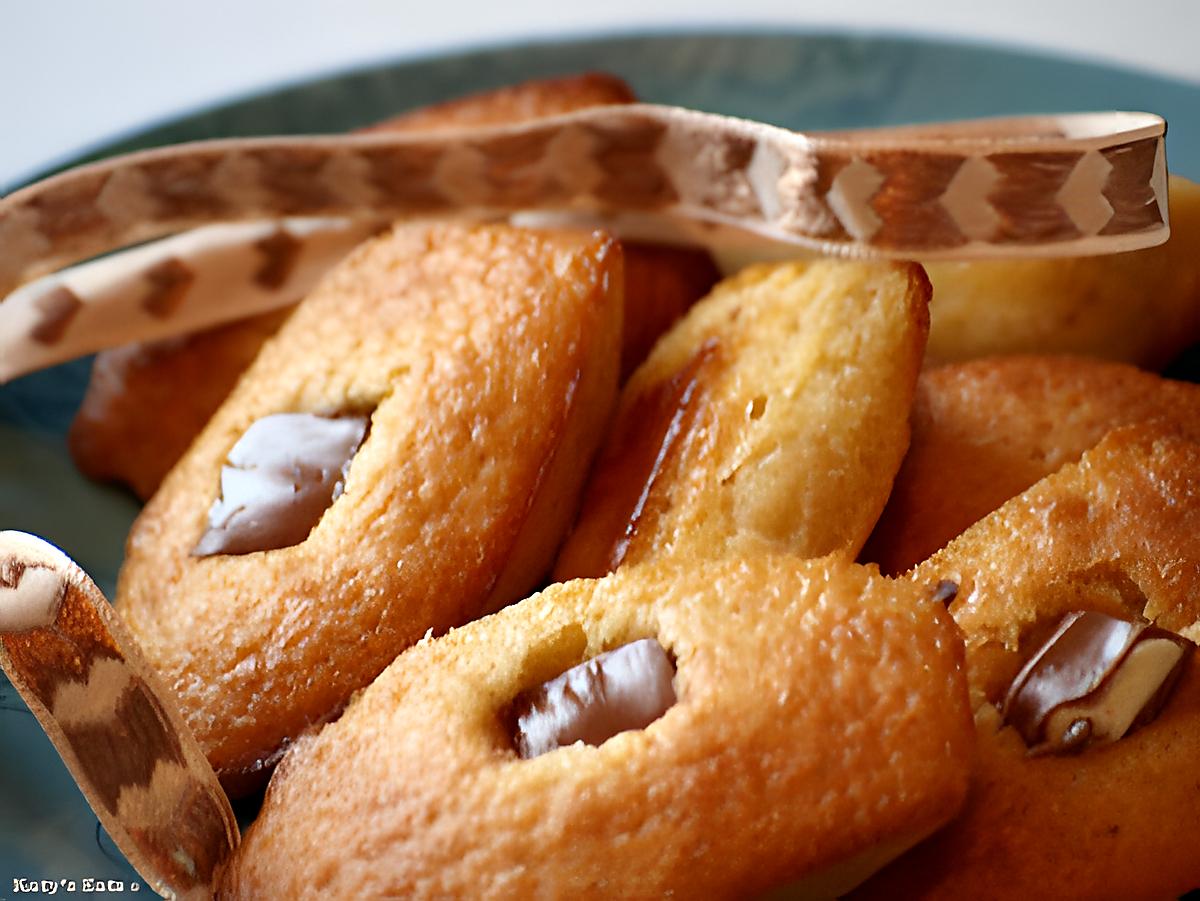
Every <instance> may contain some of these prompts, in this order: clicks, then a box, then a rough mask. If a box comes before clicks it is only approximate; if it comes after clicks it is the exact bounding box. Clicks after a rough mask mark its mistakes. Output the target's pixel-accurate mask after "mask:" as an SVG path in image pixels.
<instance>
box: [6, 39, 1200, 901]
mask: <svg viewBox="0 0 1200 901" xmlns="http://www.w3.org/2000/svg"><path fill="white" fill-rule="evenodd" d="M586 69H603V70H607V71H610V72H614V73H616V74H618V75H620V76H622V77H624V78H626V79H627V80H628V81H629V82H630V83H631V84H632V85H633V86H634V88H635V89H636V90H637V92H638V94H639V95H640V96H641V97H643V98H645V99H646V100H649V101H657V102H662V103H673V104H681V105H684V106H691V107H696V108H698V109H704V110H711V111H714V112H721V113H730V114H734V115H739V116H746V117H750V118H755V119H761V120H764V121H767V122H774V123H776V124H779V125H784V126H788V127H791V128H797V129H825V128H850V127H856V126H872V125H887V124H894V123H904V122H920V121H931V120H938V119H953V118H961V117H968V116H985V115H1001V114H1013V113H1032V112H1065V111H1070V110H1094V109H1130V110H1149V111H1152V112H1157V113H1160V114H1161V115H1163V116H1164V117H1166V119H1167V121H1168V122H1169V123H1170V130H1169V133H1168V137H1167V148H1168V159H1169V161H1170V165H1171V168H1172V170H1173V171H1176V172H1179V173H1182V174H1184V175H1190V176H1191V177H1193V178H1200V85H1188V84H1184V83H1180V82H1176V81H1170V80H1167V79H1162V78H1156V77H1153V76H1149V75H1143V74H1138V73H1134V72H1129V71H1125V70H1120V69H1115V68H1109V67H1105V66H1099V65H1093V64H1088V63H1082V62H1075V61H1068V60H1063V59H1057V58H1052V57H1048V56H1039V55H1032V54H1027V53H1019V52H1013V51H1008V50H999V49H994V48H991V47H986V46H977V45H963V44H951V43H938V42H931V41H924V40H914V39H899V38H892V37H876V36H865V35H863V36H846V35H825V34H751V33H745V34H730V33H723V34H689V35H656V36H648V37H618V38H601V39H596V40H587V41H572V42H560V43H551V44H538V45H529V46H521V47H513V48H506V49H501V50H480V51H473V52H469V53H463V54H458V55H454V56H443V57H438V58H436V59H430V60H420V61H416V62H406V63H399V64H395V65H386V66H380V67H376V68H371V69H367V70H363V71H359V72H354V73H350V74H343V75H337V76H333V77H326V78H321V79H318V80H316V81H312V82H308V83H306V84H303V85H298V86H295V87H289V88H285V89H281V90H276V91H272V92H270V93H267V94H263V95H261V96H258V97H253V98H250V99H247V100H241V101H238V102H236V103H231V104H228V105H225V106H222V107H219V108H216V109H212V110H207V111H204V112H200V113H196V114H193V115H189V116H186V117H184V118H180V119H177V120H174V121H171V122H169V123H166V124H164V125H161V126H159V127H156V128H152V129H150V130H147V131H143V132H140V133H138V134H136V135H131V136H129V137H126V138H123V139H120V140H117V141H112V142H110V143H107V144H105V145H104V146H101V147H97V148H95V149H94V150H93V151H91V152H90V153H88V154H87V155H86V156H80V157H78V158H76V159H73V160H70V161H69V162H70V163H76V162H81V161H83V160H84V159H91V158H95V157H99V156H105V155H108V154H112V153H117V152H120V151H126V150H132V149H135V148H140V147H149V146H153V145H157V144H167V143H172V142H176V141H183V140H194V139H198V138H214V137H224V136H229V135H260V134H279V133H287V132H295V133H303V132H321V131H343V130H346V129H349V128H353V127H355V126H358V125H363V124H366V123H368V122H371V121H374V120H376V119H381V118H384V117H386V116H388V115H391V114H393V113H396V112H399V111H401V110H404V109H407V108H409V107H413V106H418V105H420V104H424V103H428V102H431V101H435V100H441V99H444V98H447V97H452V96H454V95H456V94H461V93H464V92H467V91H473V90H479V89H482V88H488V87H494V86H497V85H502V84H509V83H512V82H515V81H520V80H522V79H526V78H534V77H539V76H549V75H557V74H564V73H571V72H579V71H582V70H586ZM88 367H89V363H88V362H87V361H78V362H75V363H70V364H67V365H64V366H59V367H57V368H55V369H52V370H48V371H46V372H41V373H37V374H34V375H31V376H27V377H25V378H22V379H18V380H17V381H15V382H12V383H11V384H9V385H6V386H3V387H0V528H15V529H23V530H26V531H31V532H36V533H38V534H40V535H43V536H45V537H46V538H48V539H50V540H51V541H53V542H55V543H56V544H58V545H60V546H61V547H63V549H64V550H66V551H67V553H69V554H70V555H71V556H73V557H74V558H75V559H76V560H78V561H79V562H80V563H81V564H82V565H83V567H84V568H85V569H87V570H88V571H89V572H90V573H92V574H93V576H94V577H95V578H96V580H97V581H98V582H99V583H100V586H101V587H102V588H103V589H104V590H105V591H106V592H111V591H112V588H113V585H114V583H115V580H116V572H117V568H118V567H119V565H120V562H121V554H122V547H123V544H124V539H125V534H126V532H127V531H128V529H129V526H130V524H131V523H132V522H133V518H134V516H135V515H136V513H137V504H136V502H135V501H134V500H133V499H132V498H131V497H130V496H128V495H126V494H123V493H122V492H120V491H116V490H113V489H109V488H104V487H100V486H97V485H93V484H91V483H89V482H87V481H86V480H84V479H83V478H82V477H81V476H79V475H78V474H77V473H76V471H75V469H74V467H73V466H72V464H71V461H70V458H69V457H68V455H67V451H66V445H65V438H64V436H65V434H66V429H67V426H68V424H69V423H70V420H71V416H72V415H73V413H74V410H75V407H76V406H77V405H78V403H79V399H80V397H81V395H82V391H83V388H84V385H85V383H86V380H87V374H88ZM17 879H24V880H39V881H40V880H50V881H52V882H54V883H55V884H56V888H57V894H58V896H59V897H69V896H71V895H73V894H83V889H84V880H85V879H92V880H98V881H102V882H103V883H104V887H105V888H108V880H115V881H119V882H122V883H124V886H125V892H124V894H127V895H129V896H130V897H146V896H147V894H148V893H149V890H148V889H147V888H146V886H145V885H144V884H142V885H140V886H139V888H140V890H139V891H138V892H137V893H136V895H135V894H134V893H133V892H131V890H130V887H131V885H132V884H133V883H140V880H139V878H138V876H137V874H136V873H135V872H134V871H133V870H132V869H131V868H130V867H129V865H128V864H127V863H126V862H125V860H124V859H123V858H122V856H121V855H120V853H119V852H118V851H117V850H116V849H115V848H114V847H113V845H112V843H111V841H109V839H108V838H107V836H105V835H104V833H103V831H102V830H101V829H100V828H99V826H98V824H97V822H96V818H95V817H94V816H93V815H92V813H91V811H90V810H89V809H88V807H87V805H86V804H85V803H84V800H83V797H82V795H80V793H79V791H78V790H77V789H76V788H75V786H74V783H73V782H72V781H71V778H70V776H69V775H68V774H67V772H66V770H65V769H64V767H63V765H62V764H61V762H60V761H59V759H58V755H57V754H56V753H55V751H54V749H53V747H52V746H51V745H50V743H49V742H48V741H47V740H46V739H45V737H44V736H43V735H42V732H41V730H40V729H39V728H38V726H37V723H36V722H35V721H34V719H33V717H32V716H31V715H30V713H29V711H28V710H26V709H25V707H24V705H23V704H22V703H21V701H20V699H19V698H17V697H16V696H15V693H14V692H13V691H12V688H11V686H9V685H8V683H7V682H4V681H2V680H0V898H8V897H10V896H12V895H15V894H16V893H17V886H16V885H15V884H14V880H17ZM71 881H74V883H75V889H76V891H75V892H69V891H67V888H68V886H67V883H69V882H71ZM114 888H115V886H114ZM109 894H121V893H120V892H109Z"/></svg>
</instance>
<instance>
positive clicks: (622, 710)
mask: <svg viewBox="0 0 1200 901" xmlns="http://www.w3.org/2000/svg"><path fill="white" fill-rule="evenodd" d="M674 676H675V667H674V666H673V665H672V663H671V660H670V658H668V657H667V652H666V651H664V650H663V648H662V645H660V644H659V643H658V642H657V641H655V640H654V639H653V638H644V639H642V640H640V641H635V642H631V643H630V644H627V645H622V646H621V647H619V648H617V649H616V650H613V651H608V652H607V653H604V654H600V655H599V656H597V657H593V658H592V659H591V660H588V661H585V662H584V663H581V664H579V665H578V666H575V667H572V668H571V669H569V670H567V671H566V672H565V673H563V674H562V675H561V676H557V677H555V678H553V679H551V680H550V681H549V682H545V683H543V684H541V685H539V686H537V687H536V688H532V689H530V690H529V691H526V692H523V693H522V694H520V695H518V696H517V699H516V700H515V701H514V702H513V706H512V711H511V714H512V720H513V722H514V723H515V730H514V735H513V746H514V747H515V748H516V750H517V753H518V754H519V755H520V756H521V757H523V758H525V759H527V760H528V759H529V758H531V757H537V756H539V755H541V754H546V753H548V752H550V751H553V750H554V749H556V748H562V747H566V746H567V745H571V744H574V743H575V742H578V741H581V742H584V743H585V744H589V745H600V744H603V743H604V742H606V741H608V739H610V738H612V737H613V736H614V735H616V734H617V733H619V732H627V731H629V730H632V729H644V728H646V727H647V726H648V725H650V724H651V723H652V722H654V721H655V720H656V719H658V718H659V717H660V716H662V715H663V714H664V713H666V712H667V710H668V709H670V707H671V706H672V705H673V704H674V703H675V687H674V685H673V684H672V679H673V678H674Z"/></svg>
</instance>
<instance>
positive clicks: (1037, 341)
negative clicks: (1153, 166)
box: [928, 176, 1200, 369]
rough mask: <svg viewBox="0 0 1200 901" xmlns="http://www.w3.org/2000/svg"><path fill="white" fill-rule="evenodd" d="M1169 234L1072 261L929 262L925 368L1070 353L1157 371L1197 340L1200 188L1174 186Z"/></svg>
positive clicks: (1179, 181)
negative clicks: (1146, 245)
mask: <svg viewBox="0 0 1200 901" xmlns="http://www.w3.org/2000/svg"><path fill="white" fill-rule="evenodd" d="M1170 205H1171V239H1170V240H1169V241H1167V243H1166V244H1163V245H1161V246H1159V247H1152V248H1150V249H1148V250H1138V251H1134V252H1132V253H1122V254H1114V255H1110V256H1099V257H1076V258H1072V259H1039V260H1020V261H1012V260H1004V261H994V262H993V261H986V262H976V263H930V264H929V266H928V269H929V278H930V280H931V281H932V282H933V296H934V302H933V305H932V306H931V307H930V312H931V314H932V320H933V321H932V324H931V326H930V331H929V362H930V364H931V365H937V364H940V363H951V362H955V361H960V360H970V359H974V358H976V357H986V356H990V355H992V354H1010V353H1071V354H1081V355H1084V356H1089V357H1102V358H1104V359H1109V360H1120V361H1123V362H1126V363H1133V364H1135V365H1138V366H1143V367H1147V368H1151V369H1161V368H1162V367H1163V366H1165V365H1166V364H1167V363H1169V362H1170V361H1171V359H1172V358H1173V357H1174V356H1175V355H1176V354H1177V353H1179V351H1181V350H1183V349H1184V348H1185V347H1187V346H1189V345H1190V344H1193V343H1195V342H1196V341H1200V185H1197V184H1195V183H1193V182H1190V181H1188V180H1187V179H1184V178H1180V177H1178V176H1175V177H1172V179H1171V182H1170Z"/></svg>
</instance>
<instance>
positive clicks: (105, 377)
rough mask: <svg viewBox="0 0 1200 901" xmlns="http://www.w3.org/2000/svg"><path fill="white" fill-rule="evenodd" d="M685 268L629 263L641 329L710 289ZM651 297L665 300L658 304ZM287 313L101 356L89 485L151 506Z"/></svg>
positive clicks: (418, 123) (549, 101)
mask: <svg viewBox="0 0 1200 901" xmlns="http://www.w3.org/2000/svg"><path fill="white" fill-rule="evenodd" d="M635 99H636V98H635V97H634V95H633V91H632V90H631V89H630V87H629V86H628V85H627V84H625V82H623V81H621V79H619V78H617V77H615V76H613V75H606V74H604V73H599V72H590V73H585V74H583V75H576V76H568V77H564V78H547V79H544V80H537V81H526V82H522V83H520V84H516V85H512V86H510V87H504V88H499V89H497V90H493V91H483V92H480V93H478V94H470V95H468V96H465V97H460V98H457V99H454V100H448V101H446V102H445V103H437V104H433V105H431V106H426V107H421V108H420V109H416V110H411V111H409V112H407V113H403V114H401V115H399V116H395V117H393V118H391V119H388V120H386V121H384V122H380V123H379V124H377V125H375V126H372V127H370V128H367V129H365V131H368V132H371V131H421V130H431V129H437V128H450V127H455V126H465V125H492V124H501V123H505V122H514V123H515V122H522V121H525V120H528V119H536V118H541V117H543V116H552V115H557V114H559V113H567V112H571V111H572V110H576V109H584V108H586V107H590V106H602V105H606V104H612V103H631V102H633V101H634V100H635ZM684 253H686V252H684ZM692 253H696V254H698V253H699V251H693V252H692ZM631 256H632V255H631ZM705 256H707V255H705ZM672 264H673V265H672ZM685 264H686V265H687V270H686V271H687V272H698V273H702V272H703V269H702V265H701V263H698V262H697V261H696V260H694V259H689V260H686V261H684V260H682V259H679V260H676V259H670V260H668V259H662V258H661V257H659V256H658V255H656V254H655V253H654V252H653V250H652V249H647V250H646V251H645V252H644V253H639V255H638V256H637V257H636V258H635V259H634V260H633V261H632V266H631V269H630V277H631V286H634V287H636V286H638V285H641V284H642V283H643V282H645V283H646V288H645V293H642V294H639V295H638V296H639V297H640V298H642V300H641V302H640V303H639V306H645V307H646V308H647V311H648V312H647V317H646V318H647V322H648V323H654V322H657V321H659V320H662V325H661V326H659V330H660V331H661V329H663V328H665V327H666V326H667V325H669V324H670V321H671V320H672V319H674V317H676V316H678V315H679V314H680V313H681V312H682V311H683V309H684V308H685V306H683V304H685V299H686V303H691V302H692V301H695V300H696V299H698V298H699V297H701V296H702V295H703V294H704V292H705V291H707V290H708V288H709V287H710V286H711V284H712V281H716V275H715V270H714V273H713V276H712V281H710V282H708V284H703V285H696V284H695V279H696V276H695V275H691V276H688V275H684V274H683V273H682V272H681V271H680V270H681V269H682V267H683V266H684V265H685ZM712 265H713V264H712V263H711V261H709V262H708V266H709V267H710V268H712ZM700 280H701V281H702V280H703V275H700ZM651 288H654V289H657V291H656V293H655V294H650V289H651ZM657 292H665V295H664V296H661V299H660V294H659V293H657ZM289 312H290V310H283V311H279V312H271V313H265V314H263V315H261V316H251V317H249V318H247V319H244V320H241V321H238V322H232V323H229V324H226V325H223V326H219V327H217V328H214V329H208V330H206V331H202V332H198V333H196V334H194V335H186V336H184V337H182V338H179V339H175V340H171V341H165V342H155V343H152V344H143V345H134V346H131V347H123V348H118V349H116V350H109V351H103V352H102V353H100V354H98V355H97V356H96V363H95V366H94V368H93V370H92V378H91V381H90V382H89V383H88V388H87V393H86V394H85V395H84V398H83V404H82V406H81V407H80V410H79V413H78V415H77V416H76V418H75V421H74V422H73V423H72V424H71V434H70V441H69V447H70V451H71V456H72V457H73V458H74V460H75V463H76V465H77V466H78V467H79V468H80V470H81V471H82V472H83V473H84V474H85V475H87V476H89V477H91V478H93V479H100V480H105V481H115V482H123V483H126V484H128V485H129V486H130V487H132V488H133V490H134V493H135V494H137V496H138V497H140V498H142V500H146V499H148V498H149V497H150V496H151V495H152V494H154V492H155V491H156V490H157V489H158V486H159V485H160V484H161V483H162V480H163V478H164V477H165V476H166V474H167V473H168V472H169V471H170V469H171V467H172V466H174V465H175V463H176V462H177V461H178V460H179V458H180V457H181V456H183V452H184V451H185V450H187V447H188V445H189V444H191V442H192V440H193V439H194V438H195V437H196V436H197V435H198V434H200V430H201V429H202V428H204V424H205V423H206V422H208V420H209V419H210V418H211V417H212V415H213V414H214V413H215V412H216V411H217V408H218V407H219V406H220V405H221V402H222V401H224V400H225V398H226V397H227V396H228V395H229V392H230V391H231V390H233V386H234V385H236V384H237V380H238V378H240V377H241V374H242V373H243V372H244V371H245V370H246V367H247V366H249V365H250V363H251V362H253V360H254V357H255V356H256V355H257V354H258V351H259V349H260V348H261V347H262V345H263V342H265V341H266V340H267V339H268V338H269V337H270V336H271V335H273V334H275V332H276V331H278V329H279V326H280V325H282V324H283V322H284V320H285V319H286V318H287V315H288V313H289ZM651 314H656V315H657V319H656V318H655V316H654V315H651ZM652 327H653V326H652V325H648V326H646V327H644V328H643V329H642V330H641V331H649V330H650V329H651V328H652ZM641 331H639V332H638V333H637V334H635V336H634V337H635V338H637V337H639V336H640V334H641ZM654 337H657V333H654V334H653V335H652V336H650V337H649V338H648V339H645V338H642V339H641V340H644V341H646V347H645V349H644V350H643V351H641V353H640V355H639V357H638V358H639V359H640V356H644V355H645V350H649V343H652V342H653V339H654Z"/></svg>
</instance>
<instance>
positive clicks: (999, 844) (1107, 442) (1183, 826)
mask: <svg viewBox="0 0 1200 901" xmlns="http://www.w3.org/2000/svg"><path fill="white" fill-rule="evenodd" d="M912 578H913V580H914V581H916V582H919V583H921V584H925V585H928V584H930V583H931V582H934V581H936V580H941V579H951V580H954V581H956V582H957V583H958V584H959V586H960V588H959V592H958V597H957V600H955V601H954V603H953V605H952V606H951V608H950V609H951V612H952V613H953V614H954V617H955V619H956V620H957V621H958V624H959V625H960V626H961V627H962V630H963V632H964V635H965V638H966V643H967V666H968V673H969V678H970V682H971V692H972V704H973V706H974V707H975V709H976V713H975V725H976V732H977V739H978V742H977V744H978V749H979V750H978V752H977V753H978V760H977V763H976V767H975V772H974V774H973V776H972V781H971V790H970V796H969V799H968V801H967V804H966V807H965V808H964V810H963V812H962V814H961V815H960V816H959V817H958V818H957V819H955V820H954V821H953V822H952V823H951V824H950V825H948V826H947V827H946V828H945V829H943V830H941V831H940V832H939V833H937V835H935V836H934V837H932V838H931V839H929V840H928V841H927V842H925V843H924V844H922V845H920V846H919V847H917V848H915V849H913V851H911V852H910V853H909V854H907V855H905V856H904V857H903V858H901V859H900V860H898V861H896V863H895V864H893V865H892V866H891V867H889V868H888V869H886V870H884V871H883V872H881V873H880V874H879V875H878V876H877V877H876V878H875V879H873V880H872V882H871V883H870V884H869V886H868V888H869V891H864V896H869V897H881V898H909V897H920V898H947V899H949V898H1001V897H1003V898H1035V897H1037V898H1080V899H1082V898H1089V899H1091V898H1173V897H1176V896H1177V895H1179V894H1181V893H1183V892H1184V891H1186V890H1188V889H1191V888H1194V887H1195V886H1196V885H1198V884H1200V857H1197V855H1196V836H1197V835H1198V834H1200V782H1198V781H1197V779H1196V774H1195V768H1196V760H1197V759H1200V667H1198V665H1197V656H1196V654H1194V653H1193V654H1191V655H1190V657H1189V658H1188V659H1187V660H1186V662H1185V664H1184V667H1183V671H1182V675H1181V677H1180V678H1179V681H1178V682H1177V683H1175V685H1174V688H1173V690H1172V691H1170V693H1169V694H1168V695H1167V696H1166V697H1165V698H1160V699H1158V700H1160V701H1162V700H1165V705H1164V706H1163V707H1162V708H1161V710H1159V711H1158V713H1157V716H1156V717H1154V718H1153V719H1151V720H1150V721H1149V722H1148V723H1146V724H1144V725H1142V726H1140V728H1136V729H1135V730H1134V731H1132V732H1130V733H1128V734H1126V735H1125V737H1123V738H1121V739H1119V740H1117V741H1116V742H1114V743H1112V744H1107V745H1104V746H1101V747H1088V748H1084V749H1083V750H1080V751H1078V752H1077V753H1076V754H1073V755H1072V754H1066V755H1062V754H1054V753H1050V754H1042V755H1040V756H1032V757H1031V756H1029V753H1028V750H1029V749H1028V748H1027V746H1026V744H1025V741H1023V739H1022V736H1021V735H1020V734H1018V732H1017V731H1016V729H1014V728H1012V727H1010V726H1002V724H1001V715H1000V712H999V707H1000V705H1002V704H1003V702H1004V700H1005V696H1006V694H1007V692H1008V691H1009V687H1010V685H1011V684H1012V683H1013V681H1014V678H1015V677H1016V676H1017V675H1018V671H1019V670H1020V669H1021V667H1022V664H1023V663H1025V662H1026V661H1027V660H1028V659H1029V658H1030V657H1031V655H1033V654H1034V652H1035V651H1036V650H1037V649H1038V648H1039V646H1040V645H1042V644H1043V642H1045V640H1046V639H1047V637H1048V636H1050V635H1051V634H1052V633H1053V631H1054V629H1055V627H1056V626H1057V625H1058V623H1059V622H1060V620H1061V619H1062V617H1063V616H1064V614H1067V613H1071V612H1074V611H1079V610H1085V611H1097V612H1099V613H1103V614H1107V615H1108V616H1112V617H1117V618H1119V619H1123V620H1128V621H1134V622H1141V623H1145V622H1150V623H1153V624H1155V625H1156V626H1159V627H1161V628H1164V629H1167V630H1170V631H1171V632H1176V633H1182V634H1183V635H1184V636H1186V637H1190V638H1192V639H1193V640H1194V639H1196V638H1197V637H1200V634H1198V625H1197V623H1198V621H1200V445H1197V444H1195V443H1193V442H1192V441H1190V440H1188V439H1186V438H1182V437H1178V436H1175V435H1173V434H1171V433H1170V432H1168V431H1166V430H1163V429H1161V428H1159V427H1155V426H1151V425H1139V426H1131V427H1129V428H1126V429H1121V430H1118V431H1115V432H1113V433H1112V434H1111V435H1109V436H1108V437H1107V438H1105V439H1104V441H1102V442H1101V443H1100V444H1099V445H1097V446H1096V447H1095V448H1094V449H1092V450H1090V451H1088V452H1087V453H1086V454H1084V455H1083V458H1082V460H1081V461H1080V462H1079V463H1077V464H1071V465H1068V466H1065V467H1064V468H1063V469H1061V470H1060V471H1059V472H1057V473H1055V474H1054V475H1052V476H1049V477H1048V478H1046V479H1044V480H1042V481H1041V482H1039V483H1038V484H1037V485H1035V486H1034V487H1033V488H1031V489H1029V491H1027V492H1025V493H1024V494H1022V495H1021V496H1019V497H1017V498H1014V499H1013V500H1011V501H1009V502H1008V503H1007V504H1005V505H1004V506H1003V507H1001V508H1000V509H999V510H997V511H996V512H995V513H993V514H991V515H990V516H988V517H987V518H986V519H984V520H982V521H981V522H979V523H977V524H976V525H975V526H973V527H972V528H971V529H969V530H968V531H967V532H965V533H964V534H963V535H961V536H960V537H959V538H957V539H955V540H954V541H953V542H951V544H950V545H949V546H948V547H946V549H945V550H943V551H941V552H940V553H938V554H937V555H936V556H934V557H933V558H931V559H930V560H928V561H926V562H925V563H923V564H922V565H921V566H919V567H918V568H917V569H916V570H915V571H914V573H913V575H912ZM1064 669H1068V668H1067V667H1064Z"/></svg>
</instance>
